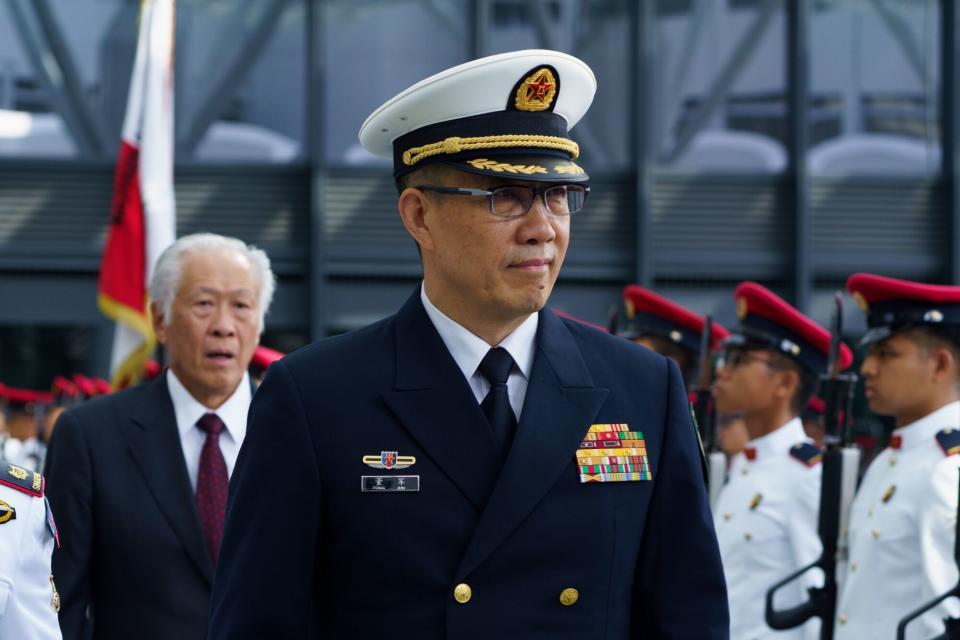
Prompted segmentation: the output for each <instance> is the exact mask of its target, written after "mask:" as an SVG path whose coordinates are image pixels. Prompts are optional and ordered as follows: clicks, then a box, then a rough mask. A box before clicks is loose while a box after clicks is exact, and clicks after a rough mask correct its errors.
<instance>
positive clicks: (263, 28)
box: [177, 0, 307, 164]
mask: <svg viewBox="0 0 960 640" xmlns="http://www.w3.org/2000/svg"><path fill="white" fill-rule="evenodd" d="M305 21H306V5H305V2H302V1H297V2H289V1H288V0H179V2H178V3H177V27H178V29H177V54H178V57H179V61H178V65H177V67H178V69H177V72H178V77H177V88H178V93H177V135H178V153H179V156H178V160H181V161H182V160H194V161H197V162H216V163H243V162H256V163H261V162H265V163H280V164H282V163H290V162H296V161H300V160H303V158H304V153H305V148H306V144H305V141H306V83H307V77H306V58H307V49H306V25H305ZM224 88H226V91H225V92H224V91H223V89H224ZM210 109H212V110H213V112H214V113H216V114H217V116H216V118H215V120H214V122H212V124H210V126H209V128H206V129H204V128H203V127H202V124H203V123H205V122H206V121H209V120H210V117H209V115H208V110H210ZM198 127H199V131H202V138H200V140H199V142H198V141H197V137H196V136H197V133H198Z"/></svg>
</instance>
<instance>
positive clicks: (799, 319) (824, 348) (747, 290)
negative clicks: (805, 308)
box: [730, 282, 853, 373]
mask: <svg viewBox="0 0 960 640" xmlns="http://www.w3.org/2000/svg"><path fill="white" fill-rule="evenodd" d="M734 296H735V298H736V300H737V316H738V317H739V318H740V325H739V327H738V328H737V331H736V332H735V335H734V338H735V339H732V340H731V341H730V342H731V343H732V344H742V345H750V344H752V345H755V346H760V347H762V348H765V349H770V350H772V351H779V352H781V353H783V354H785V355H787V356H790V357H791V358H793V359H794V360H796V361H797V362H799V363H800V364H801V365H803V366H804V367H806V368H807V369H808V370H809V371H811V372H813V373H826V370H827V363H828V360H829V357H830V332H829V331H827V330H826V329H824V328H823V327H821V326H820V325H819V324H817V323H816V322H814V321H813V320H811V319H810V318H808V317H807V316H805V315H803V314H802V313H800V312H799V311H797V310H796V309H794V308H793V307H792V306H791V305H789V304H788V303H787V302H786V301H785V300H783V298H781V297H780V296H778V295H777V294H775V293H773V292H772V291H770V290H769V289H767V288H766V287H764V286H762V285H759V284H757V283H756V282H742V283H740V285H739V286H738V287H737V289H736V291H735V292H734ZM851 364H853V352H851V351H850V348H849V347H847V345H845V344H843V343H841V344H840V368H841V369H846V368H847V367H849V366H850V365H851Z"/></svg>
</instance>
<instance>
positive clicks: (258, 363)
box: [250, 345, 286, 371]
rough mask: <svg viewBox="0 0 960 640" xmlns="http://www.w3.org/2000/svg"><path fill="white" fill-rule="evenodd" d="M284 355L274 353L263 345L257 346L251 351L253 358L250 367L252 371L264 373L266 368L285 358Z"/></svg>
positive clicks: (274, 351) (273, 350)
mask: <svg viewBox="0 0 960 640" xmlns="http://www.w3.org/2000/svg"><path fill="white" fill-rule="evenodd" d="M285 355H286V354H285V353H281V352H279V351H276V350H275V349H271V348H269V347H265V346H263V345H257V348H256V349H254V350H253V357H252V358H251V359H250V366H251V367H253V368H254V369H260V370H262V371H266V369H267V367H269V366H270V365H271V364H273V363H274V362H276V361H277V360H279V359H280V358H282V357H283V356H285Z"/></svg>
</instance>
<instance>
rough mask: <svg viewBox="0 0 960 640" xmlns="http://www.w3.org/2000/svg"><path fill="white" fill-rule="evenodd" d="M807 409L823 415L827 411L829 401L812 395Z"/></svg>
mask: <svg viewBox="0 0 960 640" xmlns="http://www.w3.org/2000/svg"><path fill="white" fill-rule="evenodd" d="M805 411H807V412H810V413H812V414H815V415H818V416H822V415H823V414H825V413H826V412H827V403H826V402H824V401H823V398H821V397H820V396H812V397H811V398H810V400H809V401H807V407H806V409H805Z"/></svg>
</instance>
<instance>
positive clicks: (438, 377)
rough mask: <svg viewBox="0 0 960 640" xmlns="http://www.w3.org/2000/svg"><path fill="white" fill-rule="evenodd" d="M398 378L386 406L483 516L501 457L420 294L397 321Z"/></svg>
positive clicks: (487, 426)
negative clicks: (482, 512)
mask: <svg viewBox="0 0 960 640" xmlns="http://www.w3.org/2000/svg"><path fill="white" fill-rule="evenodd" d="M395 341H396V353H397V373H396V380H395V384H394V388H393V389H392V390H391V391H388V392H387V393H385V394H384V396H383V398H384V401H385V402H386V403H387V406H388V407H389V408H390V410H391V411H392V412H393V413H394V415H396V417H397V419H398V420H399V421H400V423H401V424H402V425H403V427H404V428H405V429H406V430H407V431H408V432H409V433H410V435H411V436H412V437H413V438H414V439H415V440H416V441H417V442H418V443H419V444H420V446H421V447H422V448H423V450H424V451H425V452H426V453H427V455H429V456H430V458H431V459H432V460H433V462H434V463H435V464H436V465H437V466H438V467H440V469H441V470H443V472H444V473H445V474H446V475H447V476H448V477H449V478H450V480H451V481H452V482H453V483H454V484H455V485H456V486H457V487H458V488H459V489H460V491H461V492H463V494H464V495H465V496H467V498H469V499H470V501H471V502H472V503H473V504H474V506H476V507H477V510H482V509H483V507H484V505H486V503H487V498H488V497H489V495H490V491H491V490H492V488H493V484H494V483H495V482H496V479H497V473H498V471H499V467H500V460H499V454H498V452H497V447H496V444H495V442H494V439H493V434H492V433H491V432H490V426H489V425H488V424H487V420H486V418H485V417H484V415H483V411H482V410H481V409H480V405H479V404H478V403H477V399H476V397H475V396H474V395H473V392H472V391H471V390H470V385H469V384H468V383H467V381H466V379H464V377H463V372H462V371H461V370H460V368H459V367H458V366H457V364H456V362H455V361H454V359H453V356H451V355H450V352H449V351H448V350H447V347H446V345H444V343H443V339H442V338H440V334H438V333H437V331H436V329H435V328H434V326H433V323H432V322H430V318H429V316H427V312H426V311H425V310H424V308H423V303H422V302H421V301H420V290H419V289H417V291H416V292H415V293H414V295H413V296H411V297H410V299H409V300H408V301H407V303H406V304H405V305H404V306H403V308H402V309H401V310H400V312H399V313H397V316H396V334H395Z"/></svg>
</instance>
